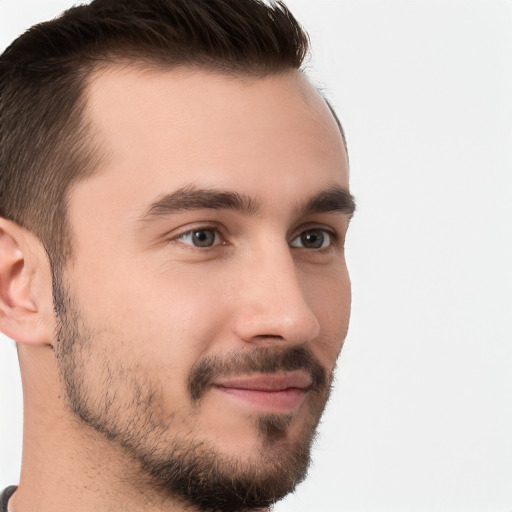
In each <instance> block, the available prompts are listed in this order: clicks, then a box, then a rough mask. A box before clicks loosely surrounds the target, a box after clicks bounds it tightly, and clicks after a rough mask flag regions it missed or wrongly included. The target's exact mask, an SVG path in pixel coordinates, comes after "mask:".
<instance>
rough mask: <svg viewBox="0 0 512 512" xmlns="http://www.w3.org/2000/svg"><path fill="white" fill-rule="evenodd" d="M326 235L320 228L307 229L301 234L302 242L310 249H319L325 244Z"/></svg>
mask: <svg viewBox="0 0 512 512" xmlns="http://www.w3.org/2000/svg"><path fill="white" fill-rule="evenodd" d="M324 239H325V235H324V234H323V233H322V231H320V230H314V231H307V232H305V233H303V234H302V235H301V242H302V245H303V246H304V247H307V248H309V249H319V248H320V247H322V245H323V244H324Z"/></svg>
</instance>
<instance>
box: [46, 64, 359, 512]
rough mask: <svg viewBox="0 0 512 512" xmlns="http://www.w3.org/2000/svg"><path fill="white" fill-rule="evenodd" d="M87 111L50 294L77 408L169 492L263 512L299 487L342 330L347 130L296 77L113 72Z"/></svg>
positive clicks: (60, 354) (346, 297)
mask: <svg viewBox="0 0 512 512" xmlns="http://www.w3.org/2000/svg"><path fill="white" fill-rule="evenodd" d="M87 115H88V117H89V119H90V121H91V123H92V130H93V131H94V133H95V136H96V139H97V140H99V141H101V145H102V147H101V151H102V152H103V153H104V154H105V158H104V160H103V161H104V164H103V166H102V167H100V169H99V170H98V172H97V173H96V174H95V175H94V176H93V177H90V178H87V179H86V180H84V181H82V182H80V183H78V184H77V185H76V186H74V188H73V189H72V190H71V191H70V197H69V221H70V224H71V229H72V232H73V241H74V255H73V258H72V261H71V262H69V264H68V266H67V268H66V271H65V272H64V275H63V276H62V283H61V285H60V287H58V288H57V297H56V301H57V305H58V309H59V308H60V318H59V323H60V326H59V331H60V332H59V340H58V343H57V349H56V354H57V361H58V365H59V368H60V371H61V374H62V376H63V381H64V382H65V384H66V387H67V394H68V397H69V402H70V404H71V407H72V409H73V411H74V413H75V414H77V415H78V416H79V417H80V418H81V419H82V420H83V422H82V424H83V426H84V428H89V427H93V428H94V429H95V430H96V431H97V432H100V433H102V434H103V435H104V436H106V437H107V438H108V439H109V440H110V441H111V442H112V444H113V445H116V446H119V453H120V454H123V455H122V456H130V457H131V460H132V461H134V462H133V463H132V465H134V464H138V465H140V469H141V471H142V472H143V473H144V472H145V474H146V476H147V475H150V476H151V478H152V479H153V480H154V482H155V484H160V485H161V484H164V487H166V488H167V489H168V491H169V493H170V494H171V495H175V496H178V497H179V495H180V494H181V498H183V499H185V500H188V501H190V502H192V503H194V504H195V505H196V506H199V507H203V509H204V510H208V509H209V508H211V509H214V508H215V507H218V509H219V510H238V509H243V507H246V508H247V509H250V508H251V507H256V506H260V507H261V506H264V505H267V504H268V503H270V502H272V501H273V500H275V499H277V498H280V497H281V496H283V495H284V494H286V493H287V492H289V491H291V490H292V489H293V487H294V485H295V484H296V483H297V482H298V481H299V480H300V479H301V478H303V476H304V475H305V471H306V468H307V464H308V461H309V446H310V443H311V441H312V438H313V434H314V430H315V428H316V425H317V423H318V421H319V418H320V415H321V412H322V410H323V408H324V406H325V402H326V400H327V397H328V393H329V387H330V382H331V378H332V372H333V369H334V366H335V362H336V358H337V356H338V354H339V351H340V349H341V346H342V344H343V340H344V338H345V335H346V331H347V327H348V318H349V309H350V282H349V277H348V273H347V269H346V264H345V258H344V250H343V245H344V239H345V234H346V230H347V228H348V222H349V216H350V215H349V214H350V201H349V200H348V199H349V198H348V197H347V191H348V172H347V160H346V154H345V150H344V147H343V143H342V139H341V136H340V133H339V130H338V129H337V126H336V124H335V122H334V120H333V118H332V116H331V115H330V113H329V111H328V109H327V107H326V105H325V103H324V102H323V100H322V99H321V98H320V97H319V96H318V95H317V93H316V92H315V91H314V89H313V88H312V87H311V86H310V85H309V83H308V82H307V80H306V79H305V78H304V77H303V76H302V74H301V73H299V72H289V73H286V74H281V75H276V76H269V77H265V78H248V77H245V78H244V77H236V78H234V77H227V76H221V75H218V74H212V73H208V72H206V71H197V70H196V71H191V70H188V71H185V70H183V71H180V70H174V71H169V72H156V71H153V72H150V71H142V70H140V69H139V70H137V69H123V70H119V69H111V70H109V71H106V72H102V73H101V74H98V75H97V76H95V78H94V80H93V81H92V84H91V86H90V89H89V91H88V111H87ZM86 425H87V426H86ZM187 494H188V495H187ZM229 500H232V503H231V504H229V503H230V501H229ZM237 500H238V501H237ZM223 502H224V503H226V505H225V507H224V508H220V507H221V505H220V503H223ZM230 507H231V508H230Z"/></svg>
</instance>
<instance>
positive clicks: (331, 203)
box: [302, 187, 356, 217]
mask: <svg viewBox="0 0 512 512" xmlns="http://www.w3.org/2000/svg"><path fill="white" fill-rule="evenodd" d="M302 209H303V211H304V213H305V214H312V213H328V212H339V213H344V214H346V215H348V216H349V217H352V216H353V215H354V213H355V211H356V201H355V199H354V196H353V195H352V194H351V193H350V192H349V191H348V190H346V189H344V188H341V187H332V188H329V189H327V190H323V191H322V192H319V193H318V194H316V195H315V196H313V197H312V198H310V199H309V200H308V201H307V203H306V205H305V206H304V207H303V208H302Z"/></svg>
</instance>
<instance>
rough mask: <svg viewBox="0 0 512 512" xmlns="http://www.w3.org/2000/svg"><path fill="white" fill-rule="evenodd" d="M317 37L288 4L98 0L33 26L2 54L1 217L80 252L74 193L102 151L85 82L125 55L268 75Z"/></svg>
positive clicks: (53, 255) (295, 60)
mask: <svg viewBox="0 0 512 512" xmlns="http://www.w3.org/2000/svg"><path fill="white" fill-rule="evenodd" d="M307 50H308V37H307V34H306V33H305V32H304V31H303V29H302V28H301V26H300V25H299V23H298V22H297V21H296V20H295V18H294V17H293V16H292V15H291V13H290V12H289V11H288V9H287V8H286V7H285V5H284V4H283V3H281V2H275V3H272V4H267V3H265V2H263V1H262V0H94V1H93V2H92V3H90V4H89V5H80V6H77V7H73V8H71V9H69V10H67V11H65V12H64V13H63V14H62V15H61V16H60V17H58V18H56V19H54V20H52V21H49V22H45V23H41V24H39V25H36V26H34V27H32V28H31V29H29V30H28V31H27V32H25V33H24V34H23V35H21V36H20V37H19V38H18V39H16V40H15V41H14V42H13V43H12V44H11V45H10V46H9V47H8V48H7V50H6V51H5V52H4V53H3V55H2V56H0V217H5V218H7V219H10V220H13V221H14V222H16V223H18V224H19V225H21V226H23V227H25V228H26V229H29V230H30V231H32V232H33V233H35V234H36V236H38V238H39V239H40V240H41V242H42V243H43V245H44V247H45V249H46V252H47V253H48V256H49V258H50V262H51V264H52V269H53V270H54V272H55V268H54V267H55V265H57V266H60V265H63V264H64V263H65V261H66V260H67V258H68V257H69V256H70V255H71V253H72V251H71V250H72V246H71V238H70V232H69V227H68V223H67V222H66V211H67V208H66V201H67V195H68V191H69V189H70V187H71V185H72V184H73V183H75V182H76V181H77V180H80V179H83V178H84V177H86V176H89V175H90V174H92V173H93V172H94V170H95V168H96V166H97V158H96V157H97V155H96V154H95V151H94V147H93V144H91V140H92V137H91V132H90V130H89V129H88V127H87V125H86V123H85V122H84V117H83V115H82V114H83V111H84V94H83V93H84V89H85V87H86V84H87V79H88V77H90V75H91V73H92V71H93V70H94V69H96V67H97V66H98V65H102V64H105V63H106V64H108V63H113V62H116V61H117V60H119V59H122V60H128V61H136V62H143V63H149V64H156V65H159V66H161V65H164V66H166V67H169V66H178V65H188V66H199V67H201V68H207V69H212V70H216V71H220V72H222V73H245V74H254V75H261V76H264V75H266V74H269V73H278V72H281V71H284V70H287V69H299V68H300V66H301V65H302V63H303V61H304V57H305V55H306V53H307Z"/></svg>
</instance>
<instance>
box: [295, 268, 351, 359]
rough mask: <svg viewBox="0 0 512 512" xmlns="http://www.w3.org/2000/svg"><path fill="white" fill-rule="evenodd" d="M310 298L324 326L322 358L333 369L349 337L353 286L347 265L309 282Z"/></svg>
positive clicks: (319, 344)
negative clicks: (346, 338) (347, 336)
mask: <svg viewBox="0 0 512 512" xmlns="http://www.w3.org/2000/svg"><path fill="white" fill-rule="evenodd" d="M305 288H306V292H305V294H306V297H307V301H308V304H309V306H310V308H311V309H312V310H313V312H314V314H315V316H316V318H317V319H318V322H319V323H320V328H321V334H320V336H319V338H318V340H317V342H316V343H315V349H316V350H317V352H318V356H319V357H320V358H321V359H322V360H323V361H324V362H325V364H327V365H328V366H329V367H333V366H334V364H335V362H336V359H337V357H338V355H339V352H340V350H341V348H342V346H343V342H344V341H345V337H346V335H347V330H348V325H349V318H350V304H351V285H350V278H349V275H348V271H347V268H346V266H345V265H340V266H339V267H337V268H336V269H335V271H333V272H330V273H329V274H328V275H324V276H322V277H321V278H320V277H319V276H315V278H314V279H308V282H307V284H306V285H305Z"/></svg>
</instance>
